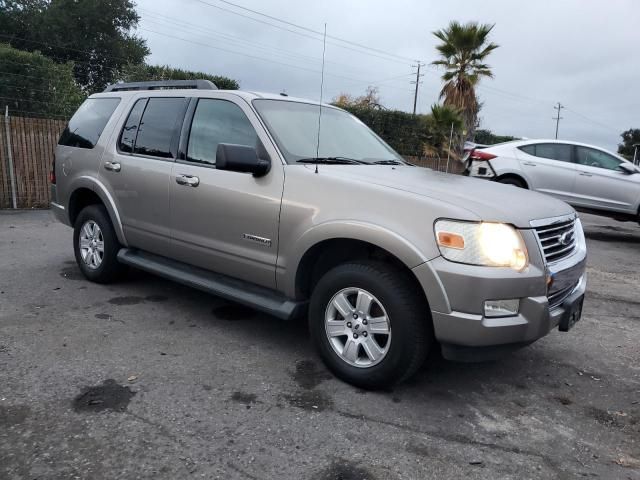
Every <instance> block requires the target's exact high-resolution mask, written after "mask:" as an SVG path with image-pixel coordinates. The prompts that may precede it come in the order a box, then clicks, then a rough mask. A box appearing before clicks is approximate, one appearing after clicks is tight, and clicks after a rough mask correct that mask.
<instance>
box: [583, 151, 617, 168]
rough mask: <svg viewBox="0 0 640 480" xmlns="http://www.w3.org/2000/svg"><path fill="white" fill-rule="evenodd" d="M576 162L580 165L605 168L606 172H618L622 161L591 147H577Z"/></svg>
mask: <svg viewBox="0 0 640 480" xmlns="http://www.w3.org/2000/svg"><path fill="white" fill-rule="evenodd" d="M576 161H577V162H578V164H580V165H587V166H589V167H598V168H604V169H606V170H618V169H619V168H620V164H621V163H622V160H620V159H618V158H616V157H614V156H613V155H609V154H608V153H605V152H602V151H600V150H596V149H594V148H589V147H580V146H578V147H576Z"/></svg>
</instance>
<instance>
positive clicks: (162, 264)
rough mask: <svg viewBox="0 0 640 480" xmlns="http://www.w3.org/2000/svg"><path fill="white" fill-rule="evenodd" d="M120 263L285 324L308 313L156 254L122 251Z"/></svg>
mask: <svg viewBox="0 0 640 480" xmlns="http://www.w3.org/2000/svg"><path fill="white" fill-rule="evenodd" d="M118 261H119V262H120V263H124V264H125V265H129V266H131V267H134V268H139V269H140V270H145V271H147V272H150V273H153V274H155V275H158V276H160V277H164V278H168V279H169V280H173V281H175V282H178V283H182V284H183V285H187V286H189V287H193V288H197V289H198V290H202V291H203V292H207V293H211V294H213V295H216V296H218V297H222V298H224V299H226V300H231V301H233V302H237V303H241V304H243V305H246V306H247V307H251V308H255V309H256V310H260V311H262V312H265V313H268V314H269V315H273V316H274V317H278V318H281V319H283V320H291V319H294V318H296V317H298V316H301V315H302V314H303V313H304V312H305V311H306V307H307V302H296V301H295V300H291V299H289V298H287V297H285V296H284V295H282V294H280V293H278V292H276V291H274V290H271V289H268V288H265V287H261V286H259V285H255V284H253V283H249V282H245V281H242V280H238V279H235V278H231V277H228V276H226V275H221V274H219V273H214V272H210V271H208V270H204V269H202V268H198V267H194V266H192V265H188V264H186V263H182V262H178V261H176V260H171V259H170V258H166V257H161V256H159V255H155V254H153V253H148V252H143V251H140V250H133V249H130V248H122V249H120V251H119V252H118Z"/></svg>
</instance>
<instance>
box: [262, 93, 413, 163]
mask: <svg viewBox="0 0 640 480" xmlns="http://www.w3.org/2000/svg"><path fill="white" fill-rule="evenodd" d="M253 105H254V107H255V108H256V110H257V111H258V113H259V114H260V117H262V119H263V120H264V122H265V123H266V125H267V127H268V129H269V131H270V132H271V134H272V135H273V137H274V139H275V141H276V143H277V144H278V147H279V148H280V150H281V151H282V153H283V155H284V156H285V159H286V160H287V162H289V163H293V162H296V161H297V160H302V159H309V158H314V157H345V158H349V159H353V160H358V161H360V162H364V163H375V162H380V161H382V162H384V161H395V162H401V163H404V160H403V159H402V157H400V155H398V154H397V153H396V152H395V151H394V150H393V149H392V148H391V147H390V146H389V145H387V144H386V143H385V142H384V141H383V140H382V139H380V138H379V137H378V136H377V135H376V134H375V133H373V132H372V131H371V130H370V129H369V128H368V127H367V126H366V125H365V124H364V123H362V122H361V121H360V120H358V119H357V118H355V117H354V116H352V115H351V114H349V113H347V112H345V111H343V110H339V109H337V108H332V107H323V108H322V116H321V117H320V118H321V121H320V142H319V145H318V115H319V113H320V111H319V106H318V105H313V104H310V103H301V102H292V101H283V100H267V99H258V100H254V101H253Z"/></svg>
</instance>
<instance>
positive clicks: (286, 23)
mask: <svg viewBox="0 0 640 480" xmlns="http://www.w3.org/2000/svg"><path fill="white" fill-rule="evenodd" d="M196 1H199V2H201V3H206V2H204V0H196ZM218 1H219V2H221V3H225V4H227V5H232V6H234V7H236V8H239V9H241V10H245V11H247V12H251V13H254V14H256V15H260V16H262V17H266V18H269V19H271V20H275V21H277V22H281V23H284V24H285V25H290V26H292V27H296V28H300V29H302V30H306V31H307V32H312V33H315V34H316V35H322V34H323V32H320V31H318V30H313V29H311V28H308V27H305V26H303V25H299V24H297V23H293V22H289V21H287V20H283V19H281V18H278V17H275V16H272V15H267V14H266V13H262V12H258V11H257V10H252V9H250V8H247V7H243V6H242V5H238V4H237V3H233V2H230V1H228V0H218ZM327 38H331V39H332V40H337V41H339V42H343V43H346V44H348V45H353V46H356V47H359V48H363V49H366V50H371V51H373V52H376V53H381V54H383V55H388V56H390V57H396V58H399V59H402V60H406V61H411V59H410V58H408V57H403V56H401V55H397V54H395V53H389V52H385V51H384V50H380V49H377V48H373V47H369V46H367V45H363V44H361V43H356V42H353V41H350V40H346V39H344V38H340V37H336V36H333V35H327Z"/></svg>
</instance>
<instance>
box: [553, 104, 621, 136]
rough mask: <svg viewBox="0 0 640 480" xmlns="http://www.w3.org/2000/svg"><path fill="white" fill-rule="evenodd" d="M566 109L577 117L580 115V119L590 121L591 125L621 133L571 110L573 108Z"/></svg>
mask: <svg viewBox="0 0 640 480" xmlns="http://www.w3.org/2000/svg"><path fill="white" fill-rule="evenodd" d="M564 108H565V109H566V110H567V111H568V112H571V113H573V114H575V115H578V116H579V117H582V118H583V119H584V120H586V121H588V122H591V123H593V124H594V125H598V126H600V127H602V128H606V129H608V130H611V131H612V132H616V133H620V132H618V130H616V129H615V128H613V127H611V126H610V125H605V124H604V123H600V122H598V121H596V120H593V119H591V118H589V117H587V116H586V115H583V114H582V113H580V112H576V111H575V110H573V109H571V108H569V107H564Z"/></svg>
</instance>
